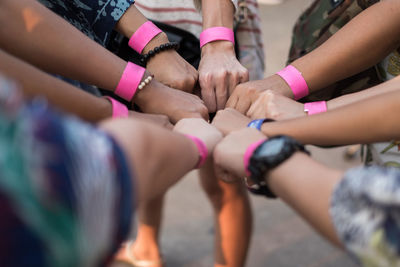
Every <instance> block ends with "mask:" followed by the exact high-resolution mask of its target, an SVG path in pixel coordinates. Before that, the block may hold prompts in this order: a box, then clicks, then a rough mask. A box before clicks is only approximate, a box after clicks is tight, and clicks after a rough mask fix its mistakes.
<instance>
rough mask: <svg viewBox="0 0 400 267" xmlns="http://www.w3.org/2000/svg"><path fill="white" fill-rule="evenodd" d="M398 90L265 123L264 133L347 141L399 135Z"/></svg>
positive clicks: (313, 141)
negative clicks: (329, 109)
mask: <svg viewBox="0 0 400 267" xmlns="http://www.w3.org/2000/svg"><path fill="white" fill-rule="evenodd" d="M399 101H400V91H398V90H397V91H394V92H388V93H386V94H382V95H379V96H376V97H373V98H368V99H365V100H364V101H359V102H356V103H354V104H352V105H347V106H343V107H342V108H340V109H336V110H332V111H328V112H326V113H321V114H317V115H313V116H309V117H303V118H298V119H292V120H287V121H280V122H274V123H265V124H264V125H263V126H262V131H263V133H265V134H266V135H267V136H274V135H277V134H285V135H289V136H292V137H294V138H295V139H297V140H299V141H301V142H303V143H305V144H315V145H346V144H354V143H372V142H379V141H387V140H393V139H398V138H400V124H399V123H398V114H400V113H399V112H400V105H399Z"/></svg>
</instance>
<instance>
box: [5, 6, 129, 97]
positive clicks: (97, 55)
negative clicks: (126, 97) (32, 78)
mask: <svg viewBox="0 0 400 267" xmlns="http://www.w3.org/2000/svg"><path fill="white" fill-rule="evenodd" d="M0 24H1V25H7V27H1V29H0V47H1V48H2V49H4V50H5V51H7V52H9V53H10V54H13V55H15V56H17V57H19V58H21V59H23V60H25V61H27V62H29V63H31V64H33V65H35V66H37V67H39V68H41V69H42V70H44V71H46V72H50V73H55V74H60V75H63V76H65V77H68V78H71V79H74V80H78V81H82V82H85V83H88V84H93V85H97V86H99V87H101V88H104V89H107V90H114V89H115V88H116V87H117V84H118V82H119V79H120V78H121V75H122V72H123V70H124V68H125V66H126V62H125V61H123V60H122V59H120V58H118V57H117V56H115V55H113V54H112V53H111V52H109V51H107V50H106V49H104V48H103V47H102V46H100V45H98V44H97V43H95V42H94V41H92V40H90V39H89V38H88V37H86V36H85V35H84V34H82V33H81V32H80V31H78V30H77V29H76V28H74V27H73V26H72V25H70V24H69V23H67V22H66V21H64V20H63V19H62V18H61V17H59V16H57V15H56V14H54V13H52V12H51V11H50V10H48V9H47V8H45V7H44V6H42V5H41V4H39V3H38V2H37V1H30V0H4V1H1V2H0Z"/></svg>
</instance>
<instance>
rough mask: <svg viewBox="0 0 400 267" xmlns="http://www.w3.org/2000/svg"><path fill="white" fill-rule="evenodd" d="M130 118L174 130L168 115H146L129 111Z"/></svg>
mask: <svg viewBox="0 0 400 267" xmlns="http://www.w3.org/2000/svg"><path fill="white" fill-rule="evenodd" d="M129 117H131V118H133V119H137V120H143V121H146V122H149V123H152V124H155V125H158V126H160V127H162V128H166V129H170V130H172V128H174V126H173V125H172V124H171V122H170V121H169V118H168V116H167V115H161V114H146V113H142V112H136V111H132V110H130V111H129Z"/></svg>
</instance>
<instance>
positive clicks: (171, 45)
mask: <svg viewBox="0 0 400 267" xmlns="http://www.w3.org/2000/svg"><path fill="white" fill-rule="evenodd" d="M172 49H174V50H178V49H179V43H177V42H171V43H166V44H162V45H160V46H157V47H155V48H154V49H153V50H150V51H149V52H148V53H147V54H144V55H142V57H141V59H140V61H141V62H142V63H143V64H147V62H148V61H149V60H150V59H151V58H152V57H154V56H155V55H156V54H158V53H161V52H163V51H166V50H172Z"/></svg>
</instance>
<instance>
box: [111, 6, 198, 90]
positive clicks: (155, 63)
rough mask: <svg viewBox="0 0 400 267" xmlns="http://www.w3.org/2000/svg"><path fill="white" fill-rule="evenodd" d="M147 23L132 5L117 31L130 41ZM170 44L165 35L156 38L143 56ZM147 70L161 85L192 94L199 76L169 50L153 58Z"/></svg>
mask: <svg viewBox="0 0 400 267" xmlns="http://www.w3.org/2000/svg"><path fill="white" fill-rule="evenodd" d="M145 22H147V19H146V18H145V17H144V16H143V14H142V13H141V12H140V11H139V10H138V9H137V8H136V7H135V5H131V6H130V7H129V8H128V10H127V11H126V12H125V13H124V15H123V16H122V17H121V18H120V20H119V21H118V23H117V24H116V30H118V31H119V32H120V33H121V34H123V35H124V36H125V37H126V38H128V39H130V38H131V36H132V34H133V33H134V32H136V31H137V29H138V28H139V27H140V26H141V25H142V24H143V23H145ZM165 43H169V40H168V37H167V35H166V34H165V33H160V34H158V35H157V36H155V37H154V38H153V39H152V40H151V41H150V42H149V43H148V44H147V45H146V46H145V47H144V49H143V51H142V54H147V53H148V52H149V51H150V50H153V49H154V48H155V47H157V46H160V45H162V44H165ZM146 67H147V69H148V70H149V71H150V72H151V73H153V74H154V77H155V78H156V79H157V80H158V81H160V82H161V83H163V84H165V85H167V86H169V87H172V88H175V89H179V90H182V91H185V92H190V93H191V92H192V91H193V88H194V86H195V85H196V83H197V79H198V74H197V71H196V69H195V68H193V67H192V66H191V65H190V64H189V63H187V62H186V61H185V60H184V59H183V58H182V57H181V56H180V55H179V54H178V53H177V52H176V51H174V50H168V51H164V52H161V53H159V54H157V55H155V56H154V57H153V58H151V59H150V60H149V61H148V63H147V66H146Z"/></svg>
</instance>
